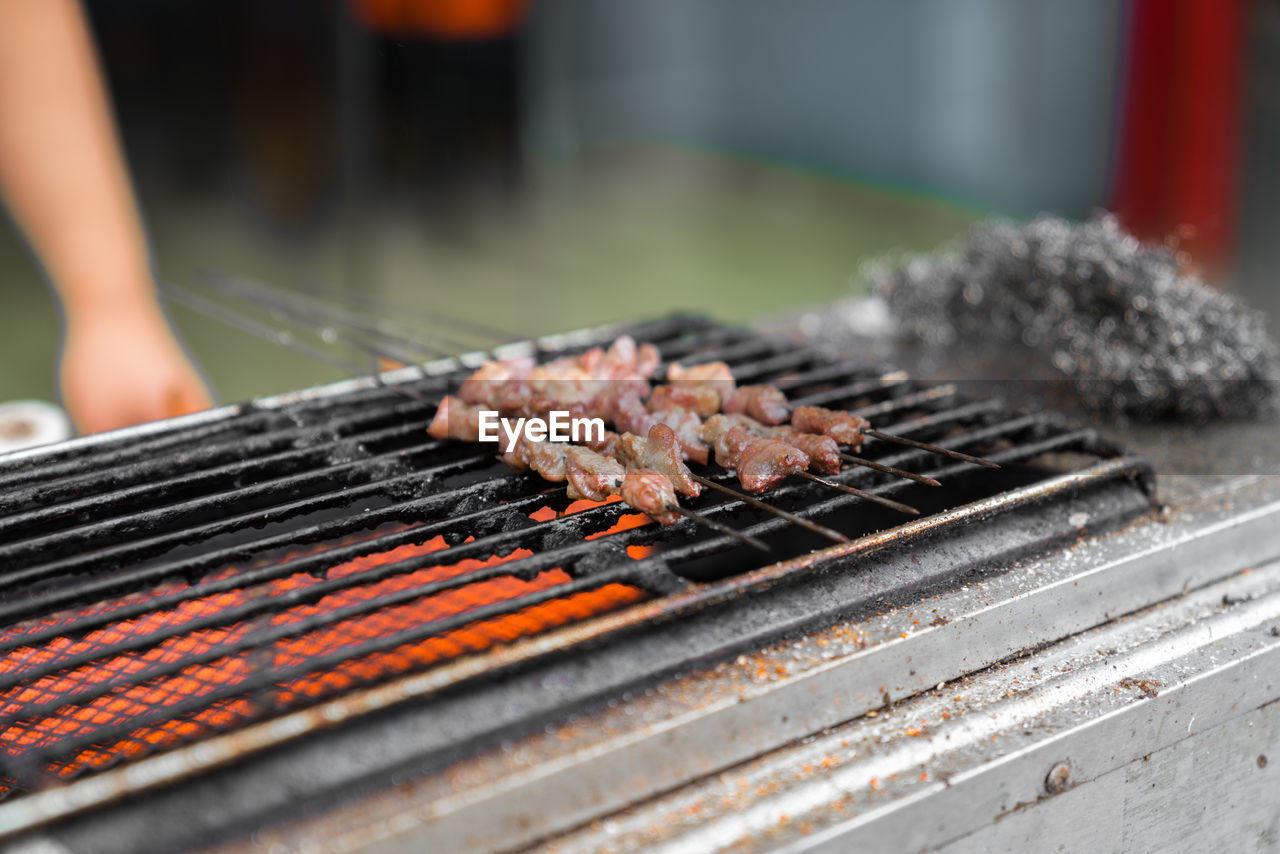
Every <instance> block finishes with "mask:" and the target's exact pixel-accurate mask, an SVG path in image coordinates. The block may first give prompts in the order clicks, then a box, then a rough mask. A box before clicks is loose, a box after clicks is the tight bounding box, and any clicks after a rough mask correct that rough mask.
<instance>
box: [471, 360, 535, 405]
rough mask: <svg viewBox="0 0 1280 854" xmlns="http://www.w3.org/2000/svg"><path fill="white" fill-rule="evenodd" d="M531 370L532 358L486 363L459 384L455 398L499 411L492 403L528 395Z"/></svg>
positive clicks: (532, 365)
mask: <svg viewBox="0 0 1280 854" xmlns="http://www.w3.org/2000/svg"><path fill="white" fill-rule="evenodd" d="M533 368H534V361H533V357H532V356H519V357H517V358H514V359H502V360H495V361H491V362H485V363H484V364H483V365H481V366H480V367H479V368H478V369H477V370H476V371H475V372H474V373H472V374H471V376H469V377H467V378H466V379H465V380H463V381H462V387H461V388H459V389H458V397H460V398H462V399H463V400H465V401H466V402H467V403H483V404H490V405H491V406H492V407H493V408H494V409H498V408H500V407H498V406H496V405H494V404H493V401H495V400H497V399H499V398H504V399H507V400H508V401H512V400H514V399H516V398H521V397H525V396H527V395H528V394H529V385H528V379H529V374H530V373H532V372H533Z"/></svg>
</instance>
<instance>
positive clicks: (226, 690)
mask: <svg viewBox="0 0 1280 854" xmlns="http://www.w3.org/2000/svg"><path fill="white" fill-rule="evenodd" d="M635 576H636V573H635V571H634V570H633V568H632V567H621V568H618V569H615V570H612V571H610V572H608V573H604V574H602V575H600V576H598V577H592V578H583V579H575V580H573V581H569V582H566V583H564V584H559V585H556V586H553V587H548V588H546V589H544V590H539V591H535V592H532V593H528V594H524V595H522V596H518V597H513V598H510V599H504V600H502V601H501V602H498V603H494V604H492V605H483V606H480V607H478V608H475V609H473V610H471V611H466V612H464V613H461V614H457V615H454V616H452V617H447V618H445V619H441V620H433V621H431V622H427V623H422V624H420V625H418V626H415V627H413V628H410V629H404V630H401V631H398V632H394V633H391V634H388V635H386V636H384V637H380V638H377V639H374V640H369V641H366V642H364V643H359V644H354V645H352V646H347V647H343V648H341V649H338V650H335V651H333V652H330V653H325V654H321V655H317V656H313V657H311V658H308V659H307V660H306V661H305V662H304V663H303V664H300V665H294V666H289V667H279V668H273V669H270V670H261V669H260V670H259V672H257V673H255V674H254V675H252V676H248V677H246V678H244V679H242V680H240V681H239V682H236V683H234V684H230V685H226V686H224V687H219V688H215V689H213V690H211V691H208V692H206V693H204V694H202V695H200V696H198V697H193V698H191V699H188V700H186V701H183V702H178V703H173V704H168V705H158V706H156V707H154V708H152V709H151V710H149V711H147V712H144V713H142V714H138V715H133V716H131V717H130V719H129V721H128V723H126V724H123V725H113V726H106V727H102V728H101V729H100V730H98V731H95V732H94V733H93V734H91V735H84V736H80V737H76V738H68V739H64V740H61V741H58V742H56V743H55V744H52V745H48V746H44V747H39V748H36V749H34V750H31V751H29V752H27V753H26V754H24V756H23V759H24V760H25V761H26V762H28V763H42V764H43V763H49V762H55V761H59V760H63V761H65V760H68V759H71V758H74V757H75V755H76V754H78V753H80V752H81V751H83V750H86V749H88V748H91V747H94V746H95V745H100V744H108V743H112V742H115V741H118V740H120V739H123V738H127V737H128V736H129V735H130V734H132V733H134V732H136V731H137V730H139V729H142V728H144V727H146V726H148V725H151V724H157V723H164V722H167V721H170V720H176V719H181V718H182V717H183V716H185V715H190V714H192V713H194V712H198V711H201V710H203V709H205V708H208V707H209V706H211V705H215V704H217V703H219V702H221V701H223V700H227V699H232V698H237V697H242V696H246V695H249V696H251V695H253V694H255V693H258V692H261V691H264V690H271V689H275V688H276V687H277V686H279V685H280V683H287V682H289V681H291V680H294V679H299V678H302V677H305V676H308V675H310V674H313V673H321V672H324V671H328V670H331V669H333V668H335V667H337V666H338V665H341V664H344V663H346V662H349V661H353V660H358V659H360V658H363V657H364V656H367V655H372V654H375V653H379V652H386V651H389V650H394V649H396V648H398V647H401V646H405V645H407V644H412V643H416V642H420V641H425V640H429V639H431V638H434V637H439V636H442V635H447V634H449V633H450V632H455V631H458V630H460V629H465V628H466V627H467V626H470V625H473V624H476V623H481V622H485V621H487V620H492V619H496V618H499V617H504V616H511V615H512V614H517V613H519V612H521V611H523V610H525V609H527V608H530V607H532V606H534V605H539V604H542V603H545V602H549V601H551V600H553V599H563V598H565V597H567V596H571V595H573V594H575V593H586V592H590V591H592V590H599V589H600V588H602V587H604V586H606V585H608V584H628V585H632V586H639V585H637V584H636V583H635V581H634V580H633V578H634V577H635ZM255 652H256V651H250V652H248V653H247V657H249V658H251V657H252V656H253V655H254V654H255ZM6 770H13V769H11V768H10V769H6ZM19 782H21V781H19Z"/></svg>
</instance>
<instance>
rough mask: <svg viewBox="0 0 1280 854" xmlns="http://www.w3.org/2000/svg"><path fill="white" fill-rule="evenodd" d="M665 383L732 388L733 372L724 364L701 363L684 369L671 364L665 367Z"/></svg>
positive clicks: (676, 364)
mask: <svg viewBox="0 0 1280 854" xmlns="http://www.w3.org/2000/svg"><path fill="white" fill-rule="evenodd" d="M667 382H669V383H671V384H672V385H707V384H710V385H713V386H719V387H720V388H722V389H725V390H730V389H732V388H733V371H732V370H730V369H729V366H728V365H727V364H725V363H724V362H703V363H702V364H701V365H690V366H689V367H687V368H685V367H682V366H681V365H680V364H679V363H676V362H672V363H671V364H670V365H668V366H667Z"/></svg>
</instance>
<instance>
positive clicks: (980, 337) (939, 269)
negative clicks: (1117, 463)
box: [873, 216, 1280, 420]
mask: <svg viewBox="0 0 1280 854" xmlns="http://www.w3.org/2000/svg"><path fill="white" fill-rule="evenodd" d="M873 279H874V281H875V285H876V289H877V291H878V292H879V294H880V295H881V296H883V297H884V298H885V299H886V300H887V301H888V304H889V306H890V309H891V310H892V312H893V314H894V316H895V317H896V319H897V323H898V328H899V332H900V333H901V334H902V335H904V336H906V337H908V338H911V339H915V340H917V341H920V342H922V343H924V344H925V345H927V346H929V347H932V348H936V349H939V350H947V349H951V348H956V349H961V350H963V349H966V346H967V345H968V346H969V347H970V348H973V347H978V348H983V349H989V348H990V347H991V345H992V344H1002V345H1004V346H1005V347H1006V348H1016V349H1020V350H1023V351H1030V352H1035V353H1040V354H1043V358H1044V360H1045V361H1046V362H1047V363H1049V364H1051V365H1052V366H1053V368H1054V369H1055V370H1057V371H1058V372H1060V373H1061V374H1062V375H1064V376H1066V377H1069V378H1070V379H1071V380H1072V382H1073V385H1074V387H1075V391H1076V393H1077V395H1078V396H1079V398H1080V399H1081V401H1082V402H1083V403H1084V404H1085V405H1086V406H1087V407H1089V408H1090V409H1093V410H1098V411H1107V412H1123V413H1127V414H1129V415H1131V416H1135V417H1138V418H1144V419H1153V418H1164V417H1176V418H1189V419H1194V420H1203V419H1207V418H1211V417H1234V418H1257V417H1263V416H1267V415H1270V414H1273V413H1274V412H1275V411H1276V408H1277V401H1278V400H1280V349H1278V348H1277V346H1276V344H1275V341H1274V340H1273V339H1272V338H1271V337H1270V336H1269V334H1268V332H1267V328H1266V323H1265V317H1264V315H1263V314H1262V313H1261V312H1257V311H1253V310H1250V309H1248V308H1246V307H1245V306H1243V305H1241V304H1240V303H1239V302H1238V301H1237V300H1236V299H1235V298H1233V297H1231V296H1230V295H1228V294H1225V293H1223V292H1221V291H1219V290H1216V289H1214V288H1212V287H1210V286H1208V285H1207V284H1205V283H1204V282H1203V281H1201V280H1200V279H1199V278H1198V277H1196V276H1194V275H1189V274H1187V273H1186V272H1185V271H1184V270H1183V269H1181V267H1180V265H1179V262H1178V260H1177V258H1176V256H1175V254H1174V253H1172V252H1170V251H1167V250H1166V249H1164V248H1163V247H1154V246H1146V245H1142V244H1140V243H1139V242H1138V241H1137V240H1136V239H1135V238H1133V237H1131V236H1128V235H1126V234H1125V233H1124V232H1123V231H1122V230H1121V229H1120V228H1119V226H1118V224H1117V222H1116V220H1115V219H1114V218H1113V217H1111V216H1101V217H1098V218H1096V219H1093V220H1090V221H1088V222H1085V223H1080V224H1075V223H1069V222H1067V221H1065V220H1061V219H1056V218H1052V217H1043V218H1039V219H1036V220H1034V221H1032V222H1031V223H1029V224H1027V225H1023V226H1018V225H1013V224H1007V223H993V224H986V225H982V226H978V227H975V228H974V229H973V230H972V231H971V232H970V233H969V235H968V238H967V239H966V241H965V243H964V245H963V246H962V247H961V248H960V250H959V251H958V252H956V253H954V254H948V255H944V256H941V257H936V258H916V259H912V260H908V261H906V262H905V263H903V264H901V265H900V266H899V267H898V268H897V269H896V270H893V271H880V272H877V273H875V274H873Z"/></svg>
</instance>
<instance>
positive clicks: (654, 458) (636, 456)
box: [617, 424, 702, 497]
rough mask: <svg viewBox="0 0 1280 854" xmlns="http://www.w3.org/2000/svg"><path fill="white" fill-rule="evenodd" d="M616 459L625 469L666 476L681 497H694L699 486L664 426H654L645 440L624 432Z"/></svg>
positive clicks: (672, 431) (676, 444) (699, 492)
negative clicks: (623, 464)
mask: <svg viewBox="0 0 1280 854" xmlns="http://www.w3.org/2000/svg"><path fill="white" fill-rule="evenodd" d="M617 453H618V458H619V459H620V460H621V461H622V462H623V463H625V464H626V466H627V468H628V469H654V470H655V471H659V472H661V473H662V474H664V475H666V476H667V477H668V478H669V479H670V480H671V485H672V486H673V487H674V488H675V490H676V492H679V493H680V494H681V495H688V496H695V497H696V496H697V495H699V494H701V492H702V487H700V486H699V485H698V482H697V481H695V480H694V479H693V475H692V474H690V472H689V468H688V466H686V465H685V464H684V455H683V454H682V453H681V451H680V445H679V442H678V441H677V439H676V434H675V431H674V430H672V429H671V428H670V427H668V426H667V425H665V424H655V425H653V427H652V428H650V430H649V436H648V438H644V439H642V438H640V437H639V436H637V435H635V434H634V433H624V434H623V435H622V437H621V438H620V439H619V440H618V443H617Z"/></svg>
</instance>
